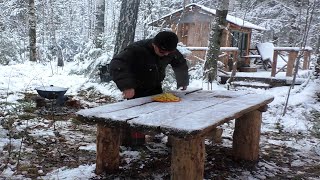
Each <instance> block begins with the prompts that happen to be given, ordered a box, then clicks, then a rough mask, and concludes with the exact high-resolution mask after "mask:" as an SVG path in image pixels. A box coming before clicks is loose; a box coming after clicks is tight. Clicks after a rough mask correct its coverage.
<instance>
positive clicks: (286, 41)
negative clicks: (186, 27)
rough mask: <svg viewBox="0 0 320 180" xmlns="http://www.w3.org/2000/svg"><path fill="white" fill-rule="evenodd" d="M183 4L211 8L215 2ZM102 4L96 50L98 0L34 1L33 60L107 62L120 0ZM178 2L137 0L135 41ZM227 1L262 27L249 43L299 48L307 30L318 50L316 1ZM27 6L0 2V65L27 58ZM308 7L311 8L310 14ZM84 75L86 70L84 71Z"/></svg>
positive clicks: (319, 24)
mask: <svg viewBox="0 0 320 180" xmlns="http://www.w3.org/2000/svg"><path fill="white" fill-rule="evenodd" d="M100 2H101V1H100ZM189 2H190V3H198V4H201V5H205V6H207V7H210V8H213V9H215V8H217V7H216V5H217V3H216V1H206V0H192V1H189ZM104 3H105V13H104V16H105V17H104V30H103V34H101V35H100V36H99V38H100V40H101V42H102V44H101V46H102V47H101V48H99V49H96V46H94V43H93V42H94V40H95V38H96V37H97V36H96V35H95V32H96V30H95V24H96V23H97V12H98V10H99V8H97V6H99V1H95V0H84V1H76V0H55V1H53V0H42V1H35V15H36V33H37V37H36V42H37V43H36V48H37V49H36V51H37V57H36V59H37V61H38V62H42V63H47V62H51V61H53V60H56V59H58V58H59V56H60V58H61V57H62V58H63V60H64V61H67V62H68V61H84V60H96V59H97V58H98V57H99V56H101V55H102V54H103V53H108V56H107V57H109V58H107V59H100V60H99V62H94V64H95V65H97V64H101V63H104V62H106V61H109V60H110V57H112V55H113V50H114V44H115V40H116V33H117V28H118V27H117V26H118V22H119V16H120V8H121V0H108V1H105V2H104ZM184 3H185V2H184V1H182V0H170V1H169V0H141V2H140V6H139V13H138V20H137V26H136V31H135V40H140V39H145V38H148V37H152V36H153V35H154V33H155V32H156V31H158V30H159V29H157V28H155V27H151V26H149V25H148V23H150V22H152V21H154V20H157V19H159V18H160V17H162V16H164V15H166V14H168V13H171V12H173V11H174V10H176V9H179V8H181V7H182V6H183V5H184ZM315 3H317V4H315ZM229 4H230V5H229V14H231V15H234V16H236V17H239V18H242V19H244V20H247V21H249V22H252V23H254V24H257V25H259V26H262V27H264V28H266V29H268V31H264V32H254V33H253V39H252V41H253V42H252V43H251V44H252V46H255V45H256V43H258V42H273V43H274V44H275V45H276V46H291V47H292V46H300V45H301V42H302V41H303V37H304V36H303V35H304V34H305V33H308V36H307V37H308V38H307V40H306V45H307V46H311V47H312V48H313V49H314V50H315V52H316V54H317V53H318V52H319V46H320V38H319V37H320V35H319V33H318V32H319V31H320V8H317V7H319V6H320V5H319V4H320V3H319V2H317V1H312V0H297V1H290V0H282V1H278V0H235V1H230V3H229ZM311 5H312V6H311ZM28 6H29V2H28V1H25V0H0V12H1V14H0V63H1V64H3V65H5V64H9V63H21V62H23V61H26V60H28V59H29V52H30V46H29V23H30V21H29V19H28V14H29V11H28V8H30V7H28ZM314 6H315V7H316V8H314ZM311 8H314V11H312V14H310V11H311V10H310V9H311ZM309 22H310V23H309ZM306 27H307V28H308V29H306ZM78 73H79V72H78ZM81 73H83V72H81ZM85 73H89V74H90V71H88V70H87V71H85Z"/></svg>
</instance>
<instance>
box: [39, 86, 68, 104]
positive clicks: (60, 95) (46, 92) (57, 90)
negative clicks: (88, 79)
mask: <svg viewBox="0 0 320 180" xmlns="http://www.w3.org/2000/svg"><path fill="white" fill-rule="evenodd" d="M35 90H36V91H37V92H38V94H39V95H40V96H41V97H43V98H47V99H56V100H57V104H59V105H62V104H63V103H64V102H65V98H64V94H65V93H66V92H67V90H68V88H63V87H58V86H53V85H50V86H41V87H37V88H35Z"/></svg>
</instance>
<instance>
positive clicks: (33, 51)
mask: <svg viewBox="0 0 320 180" xmlns="http://www.w3.org/2000/svg"><path fill="white" fill-rule="evenodd" d="M35 11H36V8H35V5H34V0H29V46H30V61H37V47H36V42H37V41H36V40H37V34H36V12H35Z"/></svg>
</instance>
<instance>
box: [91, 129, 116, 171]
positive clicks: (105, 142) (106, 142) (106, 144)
mask: <svg viewBox="0 0 320 180" xmlns="http://www.w3.org/2000/svg"><path fill="white" fill-rule="evenodd" d="M96 143H97V155H96V174H101V173H103V172H115V171H117V170H118V169H119V163H120V155H119V149H120V130H119V129H118V128H107V127H104V126H103V125H100V124H98V125H97V140H96Z"/></svg>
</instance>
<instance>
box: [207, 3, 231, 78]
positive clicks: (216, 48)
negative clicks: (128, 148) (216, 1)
mask: <svg viewBox="0 0 320 180" xmlns="http://www.w3.org/2000/svg"><path fill="white" fill-rule="evenodd" d="M228 6H229V0H223V1H222V2H220V5H219V8H218V9H217V10H216V16H215V20H214V21H213V22H212V25H211V27H212V30H211V32H210V38H209V50H208V52H207V55H206V62H205V65H204V76H205V77H204V78H205V79H206V80H207V81H208V83H210V84H212V81H214V80H215V79H216V76H217V70H218V69H217V61H218V58H219V54H220V44H221V38H222V32H223V30H224V29H225V28H226V26H227V21H226V17H227V14H228Z"/></svg>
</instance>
